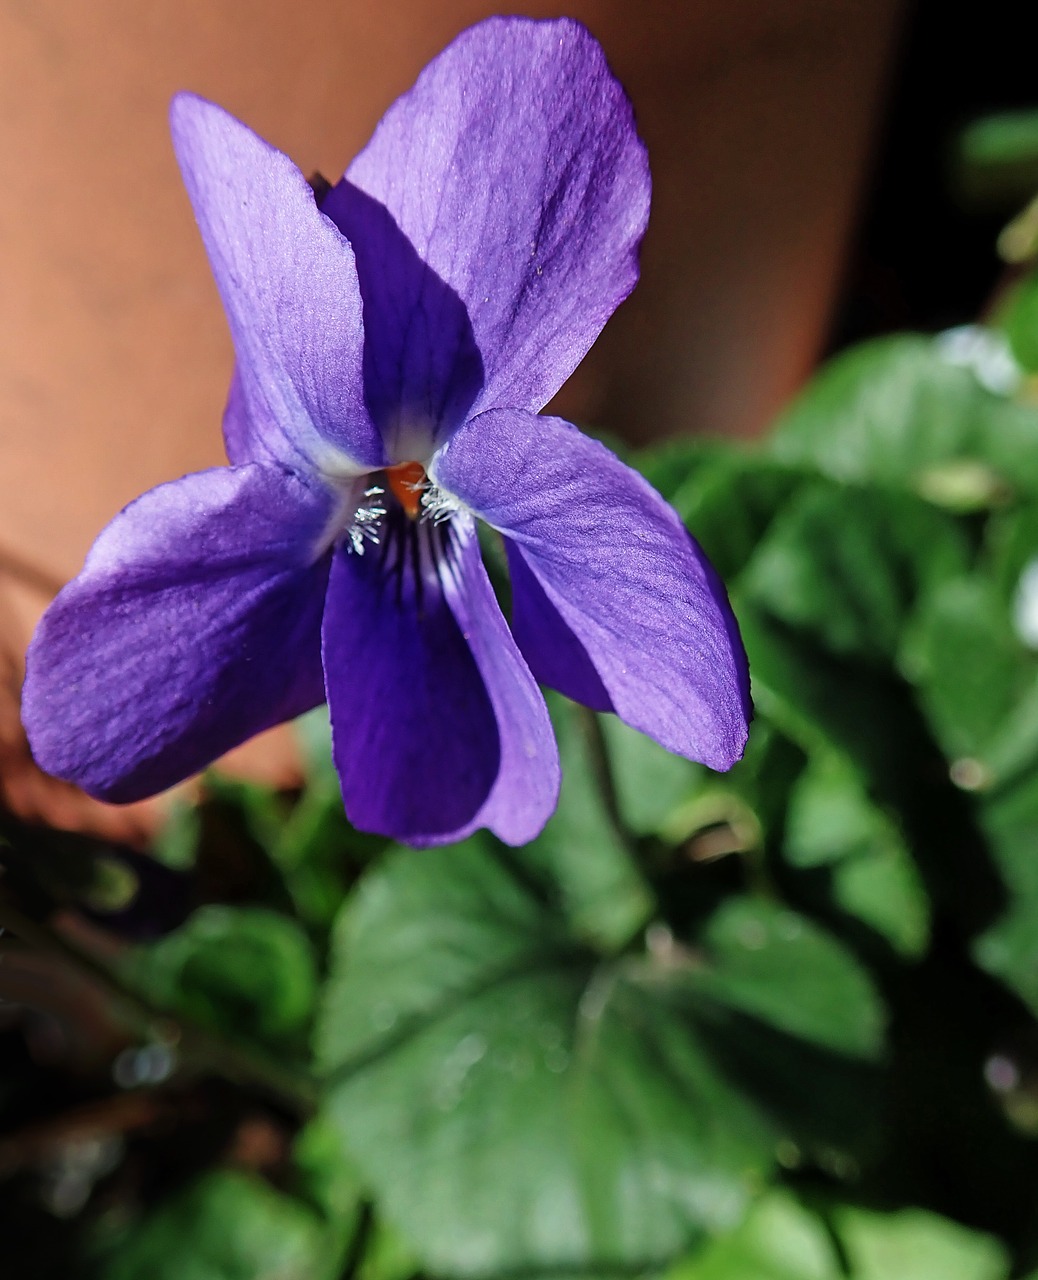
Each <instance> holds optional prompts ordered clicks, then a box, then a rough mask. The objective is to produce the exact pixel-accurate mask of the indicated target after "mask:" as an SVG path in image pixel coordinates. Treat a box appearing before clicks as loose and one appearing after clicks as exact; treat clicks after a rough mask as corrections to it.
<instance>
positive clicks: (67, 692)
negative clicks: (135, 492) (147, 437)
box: [22, 463, 331, 802]
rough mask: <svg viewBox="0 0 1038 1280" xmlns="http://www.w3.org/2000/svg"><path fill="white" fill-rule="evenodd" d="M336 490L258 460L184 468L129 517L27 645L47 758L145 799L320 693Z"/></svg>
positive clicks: (111, 790)
mask: <svg viewBox="0 0 1038 1280" xmlns="http://www.w3.org/2000/svg"><path fill="white" fill-rule="evenodd" d="M330 503H331V500H330V498H328V497H327V496H326V495H324V494H323V493H321V492H319V491H315V490H311V489H310V488H308V487H307V486H306V485H304V484H303V483H302V482H301V481H300V480H299V479H298V478H297V477H296V476H294V475H292V474H291V473H289V472H287V471H285V470H284V469H282V468H281V467H275V466H270V465H263V464H257V463H252V464H250V465H248V466H243V467H234V468H221V469H219V470H215V471H203V472H199V473H197V474H195V475H189V476H185V477H184V478H183V479H181V480H175V481H173V482H172V483H170V484H165V485H162V486H160V487H159V488H158V489H153V490H151V492H150V493H146V494H144V496H143V497H141V498H138V499H137V501H136V502H133V503H131V504H130V506H128V507H127V508H126V509H125V510H124V511H123V512H122V513H121V514H120V515H118V516H116V518H115V519H114V520H113V521H112V523H111V524H110V525H109V526H108V528H107V529H105V531H104V532H103V533H102V534H101V536H100V537H99V538H98V540H97V542H96V543H95V544H94V547H93V549H92V550H91V552H90V554H89V556H88V557H87V561H86V564H85V565H84V567H83V570H82V572H81V573H80V574H79V576H78V577H77V578H75V579H74V580H73V581H72V582H70V583H69V584H68V586H67V587H65V588H64V589H63V590H62V591H61V592H60V593H59V595H58V596H57V598H56V599H55V601H54V602H53V604H52V605H51V606H50V608H49V609H48V610H47V612H46V613H45V614H44V616H43V619H42V621H41V622H40V625H39V627H38V628H37V630H36V635H35V636H34V638H33V641H32V644H31V646H30V648H29V652H28V655H27V658H26V679H25V688H24V691H23V701H22V716H23V720H24V722H25V727H26V731H27V733H28V736H29V742H30V745H31V746H32V750H33V754H34V755H35V757H36V759H37V761H38V763H39V764H40V765H41V766H42V767H43V768H44V769H46V770H47V771H48V772H50V773H53V774H56V775H57V776H58V777H61V778H65V779H68V780H69V781H71V782H76V783H78V784H79V785H80V786H81V787H83V788H84V789H85V790H86V791H89V792H90V793H91V794H93V795H96V796H100V797H101V798H102V799H105V800H114V801H120V802H122V801H128V800H137V799H140V798H141V797H142V796H147V795H152V794H153V793H155V792H156V791H161V790H163V789H165V788H166V787H169V786H172V785H173V784H174V783H176V782H179V781H181V780H182V779H183V778H186V777H188V776H189V775H190V774H192V773H196V772H197V771H198V770H199V769H201V768H203V767H204V766H205V765H207V764H209V763H210V762H211V761H212V760H214V759H215V758H216V757H217V756H219V755H222V754H223V752H225V751H227V750H229V749H230V748H231V747H233V746H237V744H238V743H240V742H243V741H244V740H245V739H246V738H249V737H251V736H252V735H253V734H255V733H259V732H260V731H261V730H263V729H266V728H269V727H270V726H271V725H273V724H277V723H278V722H279V721H281V720H287V719H290V718H291V717H293V716H295V715H298V714H300V713H301V712H303V711H306V710H308V709H309V708H311V707H313V706H316V705H317V704H319V703H320V702H322V701H323V700H324V686H323V681H322V678H321V665H320V619H321V611H322V607H323V602H324V590H325V584H326V582H327V577H328V557H327V555H322V554H321V551H320V544H321V541H322V535H323V531H324V529H325V528H326V527H327V524H328V520H329V516H330V514H331V508H330Z"/></svg>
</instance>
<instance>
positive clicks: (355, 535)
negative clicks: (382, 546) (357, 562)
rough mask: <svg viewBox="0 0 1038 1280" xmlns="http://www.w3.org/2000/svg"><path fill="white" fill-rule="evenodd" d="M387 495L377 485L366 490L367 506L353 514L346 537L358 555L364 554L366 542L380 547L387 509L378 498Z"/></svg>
mask: <svg viewBox="0 0 1038 1280" xmlns="http://www.w3.org/2000/svg"><path fill="white" fill-rule="evenodd" d="M383 493H385V490H384V489H381V488H380V487H379V486H378V485H377V484H375V485H372V486H371V488H370V489H365V490H364V497H365V498H367V499H368V503H367V505H365V506H362V507H358V508H357V510H356V511H355V512H354V513H353V520H352V522H351V524H350V527H349V528H348V529H347V530H346V536H347V537H348V538H349V540H350V545H351V546H352V547H353V550H354V551H355V552H356V553H357V555H359V556H362V555H363V554H364V544H365V543H366V542H370V543H372V544H373V545H374V546H376V547H377V546H378V544H379V540H380V536H381V525H382V517H383V516H384V515H385V514H386V509H385V507H384V506H382V504H381V503H380V502H378V501H377V499H378V498H380V497H381V496H382V494H383Z"/></svg>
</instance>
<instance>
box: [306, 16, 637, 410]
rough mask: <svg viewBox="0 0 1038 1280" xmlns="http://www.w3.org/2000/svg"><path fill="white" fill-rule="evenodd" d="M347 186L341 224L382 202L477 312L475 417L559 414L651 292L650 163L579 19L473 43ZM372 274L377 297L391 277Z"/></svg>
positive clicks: (391, 118)
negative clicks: (640, 281)
mask: <svg viewBox="0 0 1038 1280" xmlns="http://www.w3.org/2000/svg"><path fill="white" fill-rule="evenodd" d="M346 179H347V181H344V182H343V183H341V184H340V185H339V186H338V187H337V188H336V189H335V190H333V191H332V192H331V193H330V195H329V196H328V198H327V201H326V203H325V205H324V208H325V210H326V212H327V213H328V214H329V216H330V217H333V218H335V219H336V221H337V222H338V223H339V225H341V226H347V225H350V224H353V223H355V222H357V221H358V220H359V219H360V218H361V217H362V216H363V210H362V209H361V210H360V211H359V212H358V207H357V201H358V197H357V195H356V192H355V190H354V189H355V188H359V189H360V191H362V192H365V193H367V195H368V196H369V197H373V198H374V199H375V200H376V201H378V202H379V203H381V204H382V205H384V206H385V208H386V210H388V212H389V214H390V215H391V217H392V219H393V220H394V222H395V223H396V225H397V227H398V228H399V229H400V231H401V232H402V233H403V235H404V236H405V237H406V238H407V240H408V241H409V242H410V244H411V245H412V246H413V248H414V250H416V251H417V254H418V256H419V257H420V258H421V260H422V261H423V262H424V263H425V264H426V266H427V267H429V268H431V269H432V271H433V272H434V273H435V275H436V276H437V277H438V278H439V280H440V281H442V282H443V284H445V285H446V286H447V287H448V289H449V290H451V291H453V293H454V294H455V295H457V297H458V298H460V299H461V301H462V302H463V303H464V306H465V308H466V310H467V312H468V316H469V319H470V320H471V324H472V330H473V333H474V338H475V345H476V348H477V350H478V352H479V355H480V357H481V359H482V365H483V378H484V386H483V388H482V391H481V392H480V394H479V396H478V399H477V400H476V402H475V404H474V407H473V410H472V412H473V413H476V412H479V411H480V410H481V409H484V408H487V407H490V406H496V405H515V406H520V407H523V408H531V409H539V408H540V407H541V406H542V405H544V404H545V403H546V402H547V401H548V400H549V399H550V398H551V396H552V395H553V394H554V393H555V391H557V390H558V388H559V387H560V386H561V385H562V383H563V382H564V381H565V380H566V378H567V377H568V376H569V375H570V373H571V372H572V371H573V369H574V368H575V367H576V365H577V364H578V363H579V361H580V360H581V358H582V357H583V356H584V354H585V352H586V351H587V349H588V348H589V347H590V346H591V344H592V342H594V340H595V338H596V337H597V336H598V334H599V332H600V331H601V329H602V326H603V325H604V324H605V322H606V320H607V319H608V318H609V316H610V315H611V314H612V313H613V311H614V310H615V308H616V307H617V306H618V305H619V303H620V302H621V301H622V300H623V299H624V298H625V297H626V296H627V294H628V293H630V291H631V289H632V288H633V287H634V284H635V282H636V280H637V275H638V263H637V252H638V245H639V243H640V241H641V238H642V235H643V233H644V231H645V225H646V221H647V218H648V209H649V171H648V162H647V160H646V155H645V149H644V147H643V145H642V143H641V141H640V139H639V138H638V135H637V132H636V130H635V127H634V119H633V115H632V112H631V106H630V103H629V102H628V100H627V97H626V95H625V94H624V91H623V89H622V88H621V87H620V85H619V84H618V83H617V81H616V79H615V78H614V77H613V75H612V73H611V72H610V70H609V67H608V65H607V64H606V61H605V57H604V55H603V53H602V50H601V48H600V47H599V45H598V43H597V42H596V41H595V40H594V38H593V37H592V36H591V35H590V34H589V33H588V32H587V31H586V30H585V29H584V27H582V26H581V25H580V24H579V23H576V22H573V21H571V20H569V19H559V20H557V21H551V22H536V21H532V20H530V19H527V18H491V19H489V20H487V21H486V22H482V23H480V24H479V25H477V26H475V27H472V28H470V29H469V30H468V31H465V32H463V33H462V35H460V36H459V37H458V38H457V39H456V40H455V41H454V43H453V44H451V45H450V46H449V47H448V48H447V49H446V50H445V51H444V52H443V53H441V54H440V55H439V57H437V58H434V59H433V61H432V62H431V63H430V64H429V65H428V66H427V67H426V68H425V70H424V71H423V72H422V74H421V75H420V76H419V78H418V81H417V83H416V84H415V86H414V88H413V89H411V90H410V91H409V92H408V93H406V94H405V95H404V96H403V97H402V98H400V99H399V100H398V101H397V102H396V103H395V104H394V105H393V106H392V107H391V108H390V109H389V111H388V112H387V113H386V115H385V116H384V117H383V119H382V122H381V123H380V124H379V126H378V128H377V129H376V130H375V134H374V136H373V138H372V140H371V142H370V143H369V144H368V146H367V147H366V148H365V150H364V151H363V152H361V154H360V155H359V156H358V157H357V159H356V160H355V161H354V162H353V164H352V165H351V166H350V168H349V169H348V170H347V174H346ZM358 263H359V267H360V270H361V273H362V285H365V286H366V285H367V283H368V282H367V275H368V271H369V269H371V270H376V269H377V264H376V263H372V264H371V267H370V268H369V266H368V264H367V263H366V261H365V260H364V259H363V258H359V259H358ZM392 337H393V335H390V338H391V339H392ZM396 341H397V342H398V343H400V344H401V347H400V349H401V350H403V346H402V344H403V341H404V334H403V332H398V333H397V335H396ZM443 341H444V343H446V344H449V343H453V342H454V341H455V337H454V334H453V332H452V331H451V329H450V327H449V326H448V329H447V332H446V333H445V335H444V337H443ZM389 354H390V356H391V355H392V353H389ZM443 363H446V361H444V362H443Z"/></svg>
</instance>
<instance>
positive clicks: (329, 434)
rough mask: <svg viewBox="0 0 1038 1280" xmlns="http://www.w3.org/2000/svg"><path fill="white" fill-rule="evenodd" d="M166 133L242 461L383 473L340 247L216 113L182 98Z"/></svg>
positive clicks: (291, 183)
mask: <svg viewBox="0 0 1038 1280" xmlns="http://www.w3.org/2000/svg"><path fill="white" fill-rule="evenodd" d="M170 124H171V128H172V132H173V145H174V149H175V150H176V153H177V159H178V161H179V162H180V167H181V170H182V171H183V175H184V183H185V185H186V187H187V191H188V195H189V196H190V197H191V203H192V205H193V206H194V210H195V217H196V218H197V219H198V225H199V227H200V228H201V231H202V238H203V240H204V241H205V247H206V250H207V251H208V254H209V260H210V262H211V263H212V268H213V275H214V276H215V277H216V283H217V286H218V288H219V290H220V295H221V297H222V298H223V304H224V308H225V310H226V312H227V318H228V321H229V322H230V326H231V334H232V336H233V338H234V346H235V350H236V352H237V356H238V369H239V376H240V380H241V386H240V391H241V395H242V399H243V407H244V408H245V409H246V410H247V418H246V421H247V423H248V424H249V426H250V430H249V431H248V432H246V433H245V434H246V439H247V443H248V444H249V447H250V453H249V459H250V460H261V459H265V458H269V457H271V455H272V454H273V455H274V456H276V457H277V458H279V459H281V460H282V461H287V462H293V463H298V461H299V459H300V457H302V458H305V459H308V460H316V461H317V463H318V464H324V463H326V464H327V465H328V466H329V467H331V468H334V467H336V466H339V467H343V468H345V469H349V468H350V467H356V468H357V469H367V468H371V467H377V466H381V465H382V463H383V462H384V461H385V454H384V449H383V445H382V440H381V437H380V436H379V433H378V431H377V430H376V428H375V426H374V424H373V423H372V421H371V418H370V416H369V414H368V412H367V408H366V406H365V400H364V377H363V345H364V328H363V321H362V307H361V298H360V288H359V285H358V282H357V271H356V265H355V263H354V258H353V252H352V250H351V249H350V246H349V244H348V243H347V242H346V240H345V239H344V237H343V235H342V233H341V232H340V231H338V229H337V228H336V227H335V226H334V225H333V224H332V223H331V222H330V221H329V220H328V218H326V217H325V216H324V215H323V214H322V213H320V212H319V211H318V209H317V205H316V203H315V201H314V196H313V192H312V191H311V190H310V187H309V185H308V184H307V182H306V180H305V178H304V177H303V175H302V174H301V173H300V172H299V170H298V169H297V168H296V166H295V165H294V164H293V163H292V161H291V160H289V159H288V157H287V156H285V155H283V154H282V153H281V152H280V151H278V150H276V149H275V148H274V147H272V146H270V145H269V144H268V143H266V142H264V141H263V139H262V138H259V137H257V136H256V134H254V133H253V132H252V131H251V130H250V129H247V128H246V127H245V125H243V124H241V123H240V122H239V121H237V120H235V119H234V117H233V116H231V115H228V114H227V112H226V111H223V110H222V109H221V108H220V107H217V106H214V105H213V104H212V103H210V102H205V101H203V100H202V99H201V98H196V97H194V96H193V95H191V94H183V93H182V94H178V95H177V97H176V98H174V99H173V105H172V107H171V109H170ZM235 460H236V461H237V460H242V459H241V458H240V457H239V458H237V459H235Z"/></svg>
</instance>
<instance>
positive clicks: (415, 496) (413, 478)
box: [385, 462, 425, 520]
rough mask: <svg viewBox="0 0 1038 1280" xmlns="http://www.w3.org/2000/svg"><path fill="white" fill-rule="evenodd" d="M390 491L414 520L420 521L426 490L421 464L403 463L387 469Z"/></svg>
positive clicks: (423, 469)
mask: <svg viewBox="0 0 1038 1280" xmlns="http://www.w3.org/2000/svg"><path fill="white" fill-rule="evenodd" d="M385 476H386V482H387V483H388V485H389V491H390V493H392V495H393V497H394V498H396V500H397V502H399V503H400V505H401V506H402V507H403V509H404V511H405V512H406V513H407V514H408V515H409V516H410V517H411V519H412V520H417V519H418V513H419V512H420V511H421V508H422V490H423V489H424V488H425V468H424V467H423V466H422V464H421V463H420V462H401V463H398V464H397V465H396V466H395V467H386V471H385Z"/></svg>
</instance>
